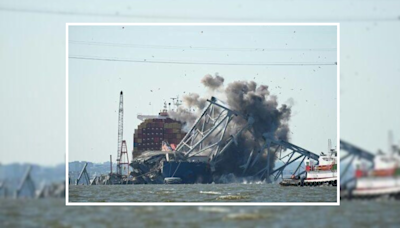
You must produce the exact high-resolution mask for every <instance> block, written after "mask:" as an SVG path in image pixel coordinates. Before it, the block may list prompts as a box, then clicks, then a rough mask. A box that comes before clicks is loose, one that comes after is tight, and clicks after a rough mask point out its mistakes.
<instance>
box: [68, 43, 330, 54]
mask: <svg viewBox="0 0 400 228" xmlns="http://www.w3.org/2000/svg"><path fill="white" fill-rule="evenodd" d="M69 43H71V44H79V45H96V46H111V47H127V48H148V49H168V50H169V49H179V50H196V51H243V52H254V51H258V52H263V51H336V48H265V47H264V48H232V47H230V48H224V47H195V46H171V45H142V44H124V43H108V42H93V41H76V40H70V41H69Z"/></svg>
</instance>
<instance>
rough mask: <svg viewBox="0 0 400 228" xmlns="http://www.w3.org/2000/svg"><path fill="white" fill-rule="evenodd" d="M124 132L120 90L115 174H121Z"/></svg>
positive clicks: (122, 102)
mask: <svg viewBox="0 0 400 228" xmlns="http://www.w3.org/2000/svg"><path fill="white" fill-rule="evenodd" d="M123 133H124V100H123V93H122V91H121V93H120V96H119V111H118V148H117V174H121V171H122V170H121V165H120V161H121V151H122V138H123Z"/></svg>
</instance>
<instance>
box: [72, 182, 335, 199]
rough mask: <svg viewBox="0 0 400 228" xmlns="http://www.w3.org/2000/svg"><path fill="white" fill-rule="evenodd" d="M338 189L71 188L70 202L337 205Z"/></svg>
mask: <svg viewBox="0 0 400 228" xmlns="http://www.w3.org/2000/svg"><path fill="white" fill-rule="evenodd" d="M336 192H337V188H336V187H332V186H319V187H282V186H280V185H278V184H264V183H260V184H194V185H113V186H111V185H97V186H82V185H81V186H76V185H70V186H69V201H70V202H336V199H337V198H336V197H337V195H336Z"/></svg>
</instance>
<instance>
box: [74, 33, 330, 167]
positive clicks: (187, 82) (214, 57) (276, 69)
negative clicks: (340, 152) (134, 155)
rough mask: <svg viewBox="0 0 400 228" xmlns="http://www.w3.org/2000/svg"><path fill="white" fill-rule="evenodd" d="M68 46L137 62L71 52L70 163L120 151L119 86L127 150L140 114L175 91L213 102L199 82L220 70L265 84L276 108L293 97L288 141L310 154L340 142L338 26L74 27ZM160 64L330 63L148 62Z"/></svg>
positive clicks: (76, 50) (229, 78) (149, 111)
mask: <svg viewBox="0 0 400 228" xmlns="http://www.w3.org/2000/svg"><path fill="white" fill-rule="evenodd" d="M78 41H79V42H78ZM68 43H69V54H68V55H69V56H70V57H75V56H95V57H97V58H100V59H101V58H103V57H106V58H116V59H137V60H139V61H142V62H138V63H136V62H116V61H112V62H110V61H98V60H85V59H73V58H69V67H68V70H69V114H70V118H69V126H70V128H69V146H70V150H69V161H75V160H81V161H82V160H90V161H95V162H102V161H104V160H106V159H108V158H109V155H110V154H113V155H115V156H116V148H117V136H118V135H117V129H118V128H117V127H118V121H117V120H118V105H119V92H120V91H121V90H122V91H124V108H125V110H124V139H125V140H126V141H127V145H128V150H129V151H131V150H132V149H133V148H132V147H133V133H134V129H135V128H137V126H138V125H139V124H140V123H141V121H140V120H138V119H137V118H136V115H137V114H139V113H141V114H150V115H157V114H158V112H159V111H160V110H161V109H162V108H163V103H164V102H171V100H170V98H171V97H176V96H181V97H182V95H185V94H189V93H197V94H200V95H204V96H205V98H210V97H209V96H208V94H209V93H208V92H207V90H206V89H205V88H204V86H203V85H202V84H201V83H200V80H201V78H202V77H203V76H204V75H206V74H212V75H215V74H216V73H218V74H219V75H221V76H223V77H224V78H226V82H225V83H226V84H229V83H231V82H234V81H238V80H240V81H250V80H253V81H255V82H257V83H259V84H263V85H267V86H269V88H270V92H271V94H273V95H276V96H278V102H279V103H280V104H285V103H286V104H289V105H291V104H292V103H293V102H294V105H293V118H292V120H291V122H290V126H292V127H291V134H290V137H291V138H292V142H293V143H294V144H297V145H299V146H301V147H304V148H307V149H309V150H311V151H314V152H316V153H319V152H320V151H326V150H327V142H328V139H329V138H330V139H332V141H333V142H335V143H334V144H333V145H336V138H337V124H336V123H337V86H336V84H337V66H336V65H335V62H337V58H336V52H337V48H336V45H337V33H336V26H309V27H304V26H280V27H279V26H278V27H276V26H256V27H248V26H230V27H223V26H178V27H176V26H175V27H173V26H172V27H171V26H167V27H160V26H151V27H142V26H139V27H138V26H72V27H70V29H69V40H68ZM95 44H102V45H95ZM117 44H118V45H117ZM128 44H130V45H128ZM132 44H134V45H132ZM135 45H136V46H135ZM137 45H141V46H137ZM144 45H145V46H144ZM171 46H173V47H176V48H174V49H171ZM178 47H182V48H178ZM198 47H202V48H198ZM203 47H207V48H203ZM257 48H258V49H260V50H259V51H256V50H255V49H257ZM193 49H194V50H193ZM262 49H264V51H262ZM310 49H311V50H310ZM144 59H146V61H144ZM158 60H163V61H186V62H187V61H189V62H224V63H276V62H286V63H292V64H296V63H297V64H298V63H303V62H306V63H315V64H320V63H330V64H331V65H312V66H302V65H292V66H268V65H267V66H265V65H261V66H258V65H257V66H249V65H245V66H236V65H233V66H226V65H211V64H203V65H193V64H189V65H182V64H163V63H150V61H158ZM289 100H293V102H290V101H289Z"/></svg>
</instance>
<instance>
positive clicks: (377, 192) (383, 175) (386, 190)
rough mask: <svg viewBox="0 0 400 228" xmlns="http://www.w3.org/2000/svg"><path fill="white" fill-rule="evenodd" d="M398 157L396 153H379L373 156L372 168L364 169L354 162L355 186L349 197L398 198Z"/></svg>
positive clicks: (399, 183)
mask: <svg viewBox="0 0 400 228" xmlns="http://www.w3.org/2000/svg"><path fill="white" fill-rule="evenodd" d="M399 165H400V159H399V156H398V155H397V154H391V155H385V154H383V153H379V154H377V155H376V156H375V158H374V168H373V169H372V170H368V169H366V166H364V165H363V164H361V163H358V164H356V171H355V177H356V182H355V186H354V188H353V189H352V191H351V196H350V197H355V198H376V197H381V196H389V197H394V198H400V167H399Z"/></svg>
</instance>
